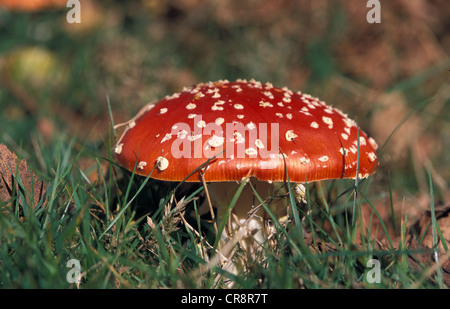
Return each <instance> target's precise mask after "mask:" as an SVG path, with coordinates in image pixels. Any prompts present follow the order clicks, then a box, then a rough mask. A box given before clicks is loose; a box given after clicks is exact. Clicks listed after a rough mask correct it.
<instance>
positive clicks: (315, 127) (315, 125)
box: [311, 121, 319, 129]
mask: <svg viewBox="0 0 450 309" xmlns="http://www.w3.org/2000/svg"><path fill="white" fill-rule="evenodd" d="M318 127H319V124H318V123H317V122H315V121H313V122H311V128H314V129H317V128H318Z"/></svg>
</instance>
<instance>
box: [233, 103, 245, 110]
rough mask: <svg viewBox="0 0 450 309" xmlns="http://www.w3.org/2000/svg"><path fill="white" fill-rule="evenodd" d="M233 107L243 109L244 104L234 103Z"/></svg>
mask: <svg viewBox="0 0 450 309" xmlns="http://www.w3.org/2000/svg"><path fill="white" fill-rule="evenodd" d="M234 108H235V109H244V106H243V105H242V104H234Z"/></svg>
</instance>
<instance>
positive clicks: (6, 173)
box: [0, 144, 45, 217]
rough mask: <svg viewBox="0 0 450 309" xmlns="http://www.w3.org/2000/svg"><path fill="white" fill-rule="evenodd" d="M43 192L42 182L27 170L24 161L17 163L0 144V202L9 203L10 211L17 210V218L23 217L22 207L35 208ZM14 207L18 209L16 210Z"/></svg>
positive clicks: (13, 156)
mask: <svg viewBox="0 0 450 309" xmlns="http://www.w3.org/2000/svg"><path fill="white" fill-rule="evenodd" d="M44 192H45V187H44V183H43V181H39V179H38V177H36V175H35V174H34V173H33V172H32V171H31V170H29V169H28V166H27V163H26V161H25V160H21V161H19V160H18V158H17V156H16V155H15V154H14V153H12V152H11V151H9V150H8V148H7V147H6V146H5V145H3V144H0V202H4V203H10V204H11V208H10V209H11V211H14V212H15V211H16V210H18V213H19V217H23V206H24V205H29V206H30V207H32V208H33V209H34V208H36V206H37V205H38V204H39V202H40V200H41V199H42V198H43V195H44ZM17 198H18V199H19V203H18V204H17V203H16V201H17ZM25 203H26V204H25ZM16 206H18V207H19V209H16V208H15V207H16Z"/></svg>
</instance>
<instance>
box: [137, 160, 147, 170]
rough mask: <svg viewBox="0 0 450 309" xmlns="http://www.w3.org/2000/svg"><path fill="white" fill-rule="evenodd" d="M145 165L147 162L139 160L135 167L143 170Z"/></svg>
mask: <svg viewBox="0 0 450 309" xmlns="http://www.w3.org/2000/svg"><path fill="white" fill-rule="evenodd" d="M146 166H147V162H145V161H141V162H139V163H138V165H137V168H138V169H140V170H143V169H144V167H146Z"/></svg>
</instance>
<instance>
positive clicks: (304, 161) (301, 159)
mask: <svg viewBox="0 0 450 309" xmlns="http://www.w3.org/2000/svg"><path fill="white" fill-rule="evenodd" d="M299 161H300V163H301V164H303V165H308V164H309V163H310V162H311V160H310V159H308V158H305V157H301V158H300V159H299Z"/></svg>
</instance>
